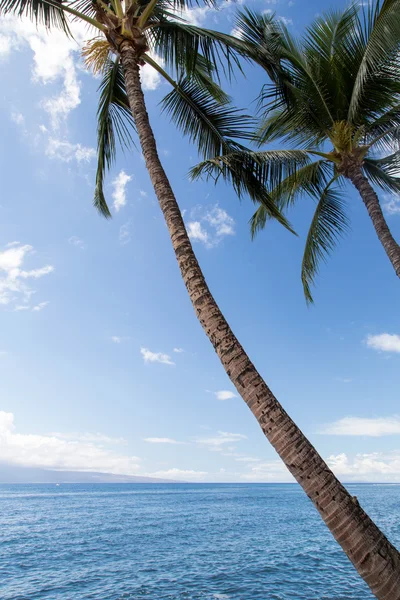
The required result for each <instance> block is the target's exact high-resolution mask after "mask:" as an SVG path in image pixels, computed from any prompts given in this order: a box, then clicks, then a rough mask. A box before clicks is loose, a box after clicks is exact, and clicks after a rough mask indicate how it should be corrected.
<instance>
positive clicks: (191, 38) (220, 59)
mask: <svg viewBox="0 0 400 600" xmlns="http://www.w3.org/2000/svg"><path fill="white" fill-rule="evenodd" d="M147 36H148V38H149V43H150V45H151V47H152V48H154V50H155V52H156V53H157V54H159V55H160V56H161V58H162V59H163V61H164V63H165V66H166V68H167V69H169V70H170V71H171V72H172V73H173V74H174V76H175V77H177V78H179V77H181V76H182V74H183V73H184V74H185V75H186V76H190V74H191V73H193V71H194V70H195V69H196V68H197V65H198V59H199V57H202V59H201V60H202V68H203V70H205V67H206V65H207V74H208V75H209V76H213V77H214V78H216V79H219V76H220V73H221V72H222V73H224V74H225V75H226V76H227V77H231V76H232V75H233V73H234V70H235V69H238V70H241V68H242V67H241V63H240V58H239V54H238V48H239V47H240V44H237V40H235V38H233V37H232V36H229V35H226V34H219V33H218V32H215V31H211V30H208V29H202V28H201V27H196V26H194V25H189V24H187V23H183V22H179V21H177V20H176V19H170V18H166V17H165V16H162V15H161V16H160V17H158V18H157V19H156V20H155V21H154V22H152V23H151V26H150V27H149V29H148V30H147Z"/></svg>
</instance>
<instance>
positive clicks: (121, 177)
mask: <svg viewBox="0 0 400 600" xmlns="http://www.w3.org/2000/svg"><path fill="white" fill-rule="evenodd" d="M131 179H132V177H131V175H127V174H126V173H125V171H120V172H119V174H118V175H117V177H116V178H115V179H114V181H113V182H112V183H113V186H114V192H113V194H112V197H113V198H114V208H115V210H116V212H119V211H120V210H121V208H122V207H123V206H125V205H126V189H125V188H126V186H127V184H128V183H129V181H131Z"/></svg>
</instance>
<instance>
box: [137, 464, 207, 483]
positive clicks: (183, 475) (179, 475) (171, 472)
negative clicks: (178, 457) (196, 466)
mask: <svg viewBox="0 0 400 600" xmlns="http://www.w3.org/2000/svg"><path fill="white" fill-rule="evenodd" d="M146 475H147V477H159V478H160V479H175V480H181V479H182V480H185V479H191V480H193V481H198V480H202V479H204V477H206V475H208V473H207V471H192V470H184V469H177V468H176V467H175V468H173V469H167V470H166V471H156V472H155V473H146Z"/></svg>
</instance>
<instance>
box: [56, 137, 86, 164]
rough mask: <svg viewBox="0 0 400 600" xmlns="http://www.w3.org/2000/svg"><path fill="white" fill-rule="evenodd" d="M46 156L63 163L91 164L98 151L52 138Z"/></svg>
mask: <svg viewBox="0 0 400 600" xmlns="http://www.w3.org/2000/svg"><path fill="white" fill-rule="evenodd" d="M45 152H46V156H48V157H49V158H56V159H58V160H62V161H63V162H67V163H69V162H71V161H72V160H76V162H78V163H81V162H90V161H91V160H92V159H93V158H95V156H96V150H95V149H94V148H90V147H87V146H82V144H71V142H68V141H66V140H58V139H55V138H52V137H50V138H49V139H48V142H47V147H46V151H45Z"/></svg>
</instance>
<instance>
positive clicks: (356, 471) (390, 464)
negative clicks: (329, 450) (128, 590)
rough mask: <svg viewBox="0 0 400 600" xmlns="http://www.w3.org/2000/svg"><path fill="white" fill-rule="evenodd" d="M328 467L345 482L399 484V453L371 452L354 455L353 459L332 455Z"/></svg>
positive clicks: (344, 455) (342, 455) (343, 454)
mask: <svg viewBox="0 0 400 600" xmlns="http://www.w3.org/2000/svg"><path fill="white" fill-rule="evenodd" d="M326 462H327V463H328V465H329V466H330V468H331V469H332V471H333V472H334V473H335V475H337V476H338V477H339V478H344V479H345V481H372V482H374V481H375V482H388V483H389V482H390V483H392V482H393V483H394V482H400V452H399V451H398V450H396V451H393V452H388V453H383V452H371V453H367V454H361V453H360V454H356V456H355V457H354V458H350V457H348V456H347V455H346V454H345V453H341V454H336V455H334V454H332V455H331V456H329V457H328V459H327V461H326Z"/></svg>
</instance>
